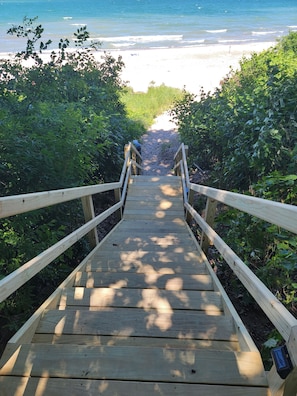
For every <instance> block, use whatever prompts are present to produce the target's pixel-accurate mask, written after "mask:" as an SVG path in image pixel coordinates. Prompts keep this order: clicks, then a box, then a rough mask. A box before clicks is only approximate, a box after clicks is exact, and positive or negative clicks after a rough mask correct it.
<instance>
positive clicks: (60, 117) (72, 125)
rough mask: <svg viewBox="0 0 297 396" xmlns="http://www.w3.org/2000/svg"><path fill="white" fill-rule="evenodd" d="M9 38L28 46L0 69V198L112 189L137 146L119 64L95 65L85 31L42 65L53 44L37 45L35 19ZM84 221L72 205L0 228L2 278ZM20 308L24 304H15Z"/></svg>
mask: <svg viewBox="0 0 297 396" xmlns="http://www.w3.org/2000/svg"><path fill="white" fill-rule="evenodd" d="M9 33H10V34H14V35H17V36H18V37H23V38H24V37H25V39H26V40H27V46H26V48H25V50H24V51H22V52H20V53H18V54H16V55H15V56H14V57H12V58H10V59H6V60H5V59H4V60H1V61H0V75H1V78H0V194H1V195H2V196H6V195H14V194H20V193H28V192H35V191H44V190H51V189H59V188H68V187H74V186H82V185H86V184H95V183H101V182H109V181H115V180H118V178H119V175H120V170H121V166H122V163H123V148H124V144H125V143H127V141H129V140H131V139H132V138H134V137H138V136H135V130H136V134H137V133H139V128H138V126H137V125H136V124H135V123H134V122H133V121H132V120H131V119H129V118H128V116H127V113H126V109H125V106H124V105H123V103H122V102H121V92H122V89H123V86H122V82H121V79H120V72H121V70H122V67H123V66H124V65H123V62H122V60H121V58H120V57H119V58H118V59H115V58H113V57H112V56H110V55H109V54H104V55H103V57H102V61H101V62H97V61H96V60H95V58H94V57H93V55H92V52H91V49H90V48H87V47H85V43H86V40H87V39H88V37H89V34H88V32H87V30H86V28H85V27H83V28H80V29H78V30H77V32H76V33H75V35H74V36H75V45H76V47H77V48H76V49H71V50H70V49H69V48H68V47H69V46H70V41H69V40H67V39H66V40H62V39H61V40H60V41H59V43H58V45H57V47H58V48H59V49H58V50H57V51H52V52H49V53H48V55H47V58H48V59H47V60H45V59H44V55H43V51H44V50H48V47H49V45H50V44H51V42H50V41H48V42H46V43H43V42H42V33H43V28H42V26H41V25H36V18H34V19H29V18H25V19H24V21H23V25H20V26H14V27H12V28H11V29H10V30H9ZM92 45H93V44H92ZM135 125H136V128H135V130H134V126H135ZM82 222H83V218H82V208H81V204H80V202H74V203H67V204H63V205H57V206H54V207H51V208H47V209H43V210H39V211H34V212H32V213H29V214H24V215H19V216H14V217H11V218H8V219H4V220H2V221H1V227H0V249H1V252H2V255H1V259H0V278H3V277H4V276H6V275H7V274H9V273H11V272H12V271H14V270H15V269H17V268H18V267H19V266H20V265H22V264H23V263H24V262H26V261H27V260H30V259H31V258H32V257H34V256H35V255H38V254H39V253H40V252H41V251H43V250H45V249H46V248H48V247H49V246H51V245H52V244H54V243H55V242H57V241H58V240H60V239H61V238H63V236H65V235H66V234H67V233H69V232H70V231H72V230H73V229H75V228H77V227H78V226H79V225H81V224H82ZM87 250H88V247H87V245H86V243H85V241H84V240H83V241H82V242H80V243H79V244H78V245H75V247H73V248H72V249H70V250H69V251H67V252H66V254H65V255H63V257H61V258H60V259H59V260H56V261H55V263H54V264H53V265H51V266H50V267H48V268H46V269H45V270H44V271H43V272H42V273H40V275H38V276H37V277H36V278H34V282H33V283H31V282H30V284H28V285H26V286H24V287H23V288H22V289H20V290H19V291H18V292H17V293H16V294H15V295H14V296H13V297H12V298H10V299H8V300H7V301H6V302H4V303H3V304H1V316H2V318H3V317H5V318H7V320H9V318H10V317H11V315H12V314H15V313H18V312H20V311H23V310H25V311H26V313H25V315H28V313H27V310H28V309H31V308H32V307H33V306H34V302H35V300H36V296H38V295H39V294H40V292H41V291H42V289H43V286H46V285H47V286H48V285H49V284H54V283H57V281H58V280H61V275H62V277H65V268H66V267H68V271H69V267H73V266H76V265H77V259H79V258H80V257H81V256H83V255H84V254H85V253H86V252H87ZM18 300H21V301H22V302H23V303H24V304H23V305H22V306H20V305H17V304H18ZM39 302H40V301H39ZM17 306H18V308H17ZM25 307H26V308H25ZM21 320H23V316H22V318H21ZM9 326H10V324H9Z"/></svg>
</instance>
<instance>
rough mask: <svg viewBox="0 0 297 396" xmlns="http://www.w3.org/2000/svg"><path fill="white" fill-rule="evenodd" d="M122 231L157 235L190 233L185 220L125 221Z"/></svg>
mask: <svg viewBox="0 0 297 396" xmlns="http://www.w3.org/2000/svg"><path fill="white" fill-rule="evenodd" d="M121 230H128V231H130V230H135V231H137V232H147V231H154V232H156V233H162V232H168V231H171V232H176V233H180V234H182V233H188V229H187V226H186V223H185V221H184V220H183V219H181V220H178V219H173V220H172V221H158V220H150V219H147V220H133V221H131V220H123V222H122V224H121Z"/></svg>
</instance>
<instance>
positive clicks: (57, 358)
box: [0, 344, 267, 387]
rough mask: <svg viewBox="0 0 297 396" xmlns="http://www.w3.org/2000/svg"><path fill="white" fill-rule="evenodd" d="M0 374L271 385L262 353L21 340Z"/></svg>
mask: <svg viewBox="0 0 297 396" xmlns="http://www.w3.org/2000/svg"><path fill="white" fill-rule="evenodd" d="M223 367H226V368H227V370H222V368H223ZM0 375H14V376H25V377H28V376H31V377H45V378H48V377H55V378H69V377H71V378H77V379H78V378H82V379H104V380H125V381H145V382H148V381H152V382H155V381H156V382H159V381H161V382H174V383H192V384H199V383H200V384H203V383H204V384H217V385H219V384H220V385H230V384H232V385H242V386H247V385H253V386H263V387H265V386H267V382H266V377H265V372H264V369H263V365H262V361H261V359H260V356H259V354H258V353H255V352H230V351H220V352H219V353H218V351H209V350H199V351H195V350H187V349H185V350H180V349H166V348H141V347H117V346H112V347H110V346H105V347H102V346H100V347H89V346H86V345H76V346H75V348H74V347H73V346H72V345H44V344H33V345H22V346H20V347H18V348H16V350H15V352H14V354H13V355H12V356H11V358H10V359H8V360H7V361H6V362H4V365H3V367H2V369H1V370H0Z"/></svg>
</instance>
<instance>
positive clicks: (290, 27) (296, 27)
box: [288, 25, 297, 29]
mask: <svg viewBox="0 0 297 396" xmlns="http://www.w3.org/2000/svg"><path fill="white" fill-rule="evenodd" d="M288 28H289V29H297V25H291V26H288Z"/></svg>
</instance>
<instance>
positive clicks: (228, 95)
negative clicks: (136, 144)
mask: <svg viewBox="0 0 297 396" xmlns="http://www.w3.org/2000/svg"><path fill="white" fill-rule="evenodd" d="M296 43H297V33H291V34H290V35H289V36H288V37H287V38H284V39H283V41H280V43H279V44H278V45H277V46H276V47H275V48H271V49H269V50H267V51H264V52H262V53H260V54H253V55H252V56H251V58H250V59H243V60H242V61H241V67H240V70H238V71H232V72H231V73H230V74H229V75H228V76H227V77H226V79H225V81H224V82H223V84H222V86H221V88H220V89H217V90H216V92H215V93H214V94H205V93H203V92H202V98H201V100H200V101H196V100H195V97H193V96H188V97H186V98H185V99H184V100H182V101H181V102H179V103H178V105H177V106H176V108H175V109H174V111H173V113H174V116H175V117H176V119H177V121H178V124H179V131H180V134H181V137H182V140H183V141H184V142H185V143H186V144H189V146H190V147H191V150H192V157H193V158H194V159H195V162H196V163H198V164H199V165H200V166H201V167H202V168H203V167H204V168H207V169H212V174H213V179H214V181H215V182H216V184H217V186H220V187H224V188H228V189H230V188H235V189H240V190H242V191H243V190H246V189H248V187H249V185H250V184H252V183H255V182H257V181H258V179H259V178H261V177H262V176H267V175H268V174H269V173H271V172H274V171H280V172H282V173H284V174H289V173H295V172H296V160H297V151H296V147H297V145H296V143H297V129H296V127H297V123H296V122H297V120H296V99H297V97H296V95H297V91H296V78H297V63H296V56H297V55H296V52H295V51H294V48H295V46H296Z"/></svg>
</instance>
